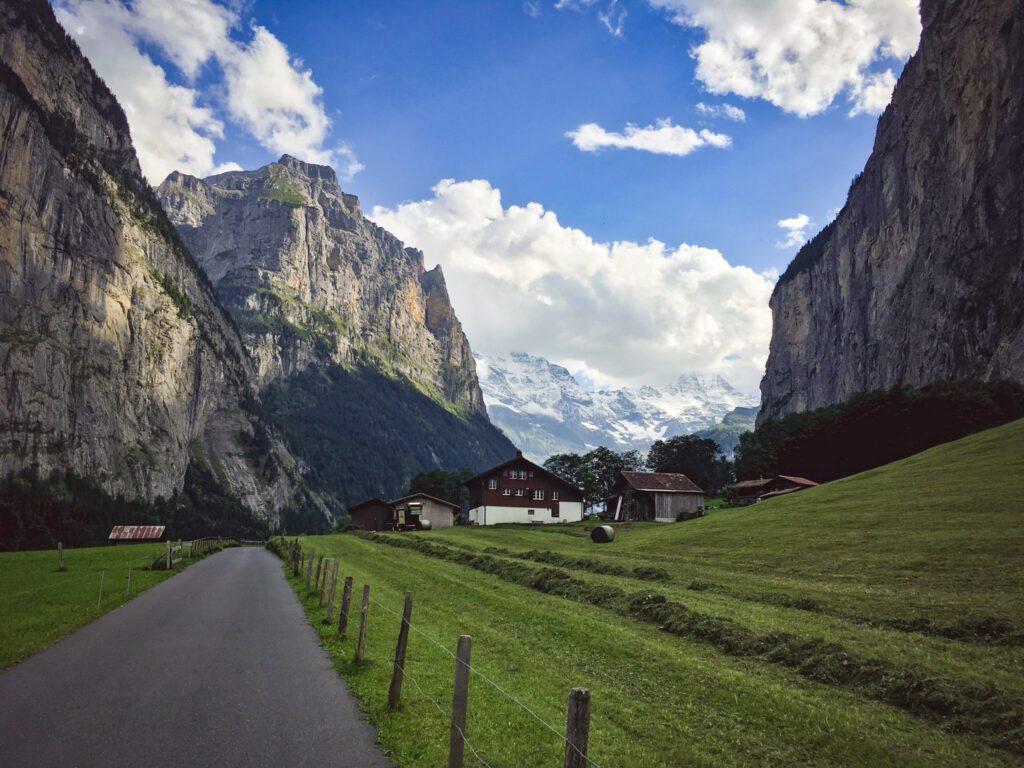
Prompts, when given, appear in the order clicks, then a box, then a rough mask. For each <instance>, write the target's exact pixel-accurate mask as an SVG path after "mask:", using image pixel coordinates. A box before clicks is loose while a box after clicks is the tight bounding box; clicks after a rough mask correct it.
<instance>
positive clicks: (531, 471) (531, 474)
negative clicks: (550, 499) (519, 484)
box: [529, 469, 533, 477]
mask: <svg viewBox="0 0 1024 768" xmlns="http://www.w3.org/2000/svg"><path fill="white" fill-rule="evenodd" d="M529 474H530V477H533V470H532V469H531V470H530V473H529Z"/></svg>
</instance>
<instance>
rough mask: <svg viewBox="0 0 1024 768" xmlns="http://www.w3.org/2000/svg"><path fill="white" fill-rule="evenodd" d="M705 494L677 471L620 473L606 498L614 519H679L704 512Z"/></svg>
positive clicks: (666, 520) (607, 508) (610, 515)
mask: <svg viewBox="0 0 1024 768" xmlns="http://www.w3.org/2000/svg"><path fill="white" fill-rule="evenodd" d="M704 497H705V493H704V491H703V490H702V489H701V487H700V486H698V485H697V484H696V483H695V482H693V481H692V480H691V479H690V478H688V477H687V476H686V475H683V474H679V473H674V472H620V473H619V478H618V479H617V480H616V481H615V484H614V485H613V486H612V493H611V495H610V496H609V497H608V498H607V499H605V509H606V510H607V511H606V514H607V515H608V517H610V518H612V519H613V520H657V521H658V522H663V523H667V522H675V521H677V520H688V519H690V518H693V517H701V516H703V515H704Z"/></svg>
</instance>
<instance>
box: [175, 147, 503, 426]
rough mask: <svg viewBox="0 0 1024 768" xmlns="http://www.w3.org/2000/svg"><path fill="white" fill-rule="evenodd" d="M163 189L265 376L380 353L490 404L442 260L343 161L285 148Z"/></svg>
mask: <svg viewBox="0 0 1024 768" xmlns="http://www.w3.org/2000/svg"><path fill="white" fill-rule="evenodd" d="M158 195H159V197H160V200H161V202H162V204H163V206H164V208H165V210H166V211H167V213H168V215H169V216H170V218H171V220H172V221H173V222H174V224H175V225H176V226H177V228H178V231H179V232H180V233H181V237H182V239H183V240H184V242H185V243H186V245H187V246H188V248H189V250H190V251H191V252H192V253H193V254H194V255H195V257H196V259H197V260H198V261H199V263H200V264H201V265H202V267H203V269H204V270H205V271H206V273H207V274H208V275H209V277H210V280H211V281H212V282H213V284H214V286H215V287H216V290H217V293H218V295H219V296H220V298H221V300H222V301H223V303H224V304H225V306H227V307H228V309H229V310H230V311H231V312H232V313H233V314H234V316H235V318H236V320H237V322H238V325H239V327H240V328H241V329H242V332H243V333H244V334H245V336H246V342H247V344H248V346H249V349H250V351H251V352H252V355H253V357H254V358H255V360H256V362H257V366H258V370H259V378H260V382H261V384H262V385H263V386H266V385H268V384H269V383H271V382H272V381H274V380H276V379H280V378H286V377H290V376H293V375H295V374H298V373H300V372H302V371H304V370H305V369H306V368H308V367H309V366H310V365H312V364H314V363H335V364H339V365H347V364H351V363H372V364H373V365H375V366H377V367H378V368H380V369H381V370H383V371H385V372H389V373H397V374H400V375H401V376H402V377H404V378H406V379H408V380H409V381H410V382H412V383H413V384H414V385H415V386H416V387H417V388H418V389H420V390H421V391H422V392H424V393H425V394H428V395H429V396H431V397H433V398H435V399H436V400H438V401H439V402H442V403H443V402H447V403H451V404H454V405H455V406H457V407H459V408H461V409H464V410H465V411H467V412H469V413H473V414H484V413H485V410H484V404H483V396H482V395H481V393H480V386H479V384H478V383H477V377H476V369H475V364H474V361H473V354H472V351H471V350H470V347H469V342H468V341H467V340H466V337H465V335H464V334H463V332H462V326H461V325H460V324H459V321H458V319H457V318H456V316H455V312H454V310H453V309H452V306H451V302H450V301H449V300H448V292H447V290H446V288H445V282H444V276H443V275H442V274H441V268H440V267H435V268H434V269H433V270H431V271H429V272H428V271H426V270H425V269H424V264H423V254H422V253H420V252H419V251H417V250H414V249H412V248H406V247H405V246H404V245H403V243H402V242H401V241H400V240H398V238H396V237H394V236H393V235H391V234H390V233H388V232H386V231H385V230H383V229H381V228H380V227H378V226H377V225H375V224H373V223H372V222H370V221H368V220H367V219H365V218H364V217H363V214H362V211H361V210H360V207H359V200H358V199H357V198H356V197H354V196H353V195H347V194H345V193H344V192H342V190H341V188H340V187H339V186H338V180H337V178H336V176H335V174H334V171H333V170H332V169H330V168H328V167H326V166H319V165H311V164H307V163H304V162H301V161H299V160H296V159H295V158H293V157H289V156H288V155H285V156H284V157H282V158H281V159H280V160H279V161H278V162H276V163H271V164H270V165H267V166H265V167H263V168H260V169H258V170H255V171H239V172H230V173H224V174H220V175H217V176H212V177H210V178H208V179H197V178H195V177H193V176H186V175H184V174H180V173H173V174H171V175H170V176H169V177H168V178H167V180H166V181H164V183H163V184H161V185H160V188H159V190H158Z"/></svg>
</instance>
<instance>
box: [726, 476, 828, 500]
mask: <svg viewBox="0 0 1024 768" xmlns="http://www.w3.org/2000/svg"><path fill="white" fill-rule="evenodd" d="M816 485H817V483H816V482H814V481H813V480H808V479H807V478H806V477H797V476H796V475H774V476H773V477H759V478H757V479H756V480H741V481H740V482H738V483H736V484H735V485H733V486H732V487H731V488H730V489H729V491H728V492H727V493H726V500H727V501H728V502H729V503H730V504H735V505H739V506H742V505H744V504H753V503H754V502H756V501H761V500H762V499H771V498H774V497H776V496H784V495H785V494H787V493H794V492H795V491H803V490H805V489H807V488H813V487H814V486H816Z"/></svg>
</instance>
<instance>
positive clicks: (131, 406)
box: [0, 0, 300, 525]
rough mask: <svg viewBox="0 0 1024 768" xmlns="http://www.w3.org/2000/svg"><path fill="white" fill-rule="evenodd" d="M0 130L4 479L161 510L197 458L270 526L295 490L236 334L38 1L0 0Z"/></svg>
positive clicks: (73, 52)
mask: <svg viewBox="0 0 1024 768" xmlns="http://www.w3.org/2000/svg"><path fill="white" fill-rule="evenodd" d="M0 126H2V134H0V382H2V383H3V393H2V395H0V474H3V475H6V474H9V473H12V472H15V471H21V470H25V469H35V470H36V471H37V472H38V473H39V474H40V475H43V476H45V475H47V474H48V473H50V472H51V471H53V470H58V471H65V470H70V471H73V472H74V473H76V474H78V475H80V476H83V477H86V478H88V479H89V480H91V481H94V482H97V483H98V484H99V485H100V486H101V487H102V489H103V490H105V491H106V492H108V493H109V494H111V495H119V494H120V495H124V496H125V497H126V498H142V499H146V500H154V499H156V498H157V497H161V496H162V497H165V498H166V497H169V496H171V495H172V494H173V493H174V492H175V491H180V490H181V489H182V485H183V483H184V478H185V475H186V469H187V468H188V465H189V463H190V462H192V461H197V462H201V463H202V464H203V465H205V467H206V468H207V469H208V470H209V471H210V473H212V475H213V476H214V477H215V478H216V479H217V481H218V482H220V483H221V484H222V486H223V487H224V488H225V489H227V490H229V491H230V492H231V493H233V494H234V495H235V496H236V497H237V498H238V499H239V500H240V501H241V502H242V503H243V504H244V506H245V507H246V508H247V509H248V510H249V511H250V512H251V513H254V514H255V515H256V516H258V517H259V518H261V519H263V520H264V521H266V522H268V523H269V524H271V525H276V524H277V523H278V522H279V519H280V516H281V514H282V512H283V511H284V510H285V509H286V508H289V507H290V506H291V505H292V504H293V503H294V502H295V499H296V495H297V494H298V493H299V492H300V491H299V488H298V483H299V481H298V479H297V471H296V467H295V465H294V460H293V459H292V458H291V457H290V455H289V454H288V453H287V451H285V450H284V448H283V447H282V445H281V444H280V443H279V442H278V441H277V440H276V439H274V438H273V437H272V435H271V434H269V433H268V431H267V428H266V425H265V424H264V423H263V422H262V421H261V417H260V416H259V408H260V406H259V401H258V395H257V389H256V387H255V386H254V383H253V382H254V378H255V377H254V371H253V368H252V366H251V363H250V362H249V360H248V357H247V355H246V352H245V349H244V346H243V343H242V340H241V338H240V336H239V334H238V332H237V330H236V329H235V327H234V325H233V323H232V322H231V320H230V318H229V316H228V315H227V314H225V312H224V311H223V309H222V308H221V307H220V306H219V304H218V302H217V300H216V298H215V296H214V292H213V289H212V287H211V286H210V284H209V281H208V280H207V279H206V277H205V276H204V275H203V273H202V271H201V270H200V269H199V268H198V267H197V265H196V264H195V262H194V261H193V259H192V258H191V257H190V255H189V254H188V252H187V251H186V250H185V248H184V247H183V246H182V245H181V243H180V241H179V240H178V238H177V235H176V233H175V230H174V228H173V227H172V226H171V225H170V223H169V222H168V220H167V219H166V217H165V216H164V214H163V212H162V210H161V209H160V206H159V204H158V202H157V201H156V198H155V197H154V195H153V193H152V191H151V189H150V188H149V187H148V185H147V184H146V182H145V180H144V178H143V176H142V174H141V172H140V170H139V165H138V162H137V159H136V156H135V152H134V150H133V148H132V143H131V138H130V136H129V132H128V124H127V121H126V119H125V116H124V113H123V112H122V110H121V108H120V107H119V106H118V104H117V102H116V101H115V99H114V97H113V96H112V95H111V93H110V92H109V90H108V89H107V88H106V86H105V85H104V83H103V82H102V80H100V78H99V77H98V76H97V75H96V74H95V72H94V71H93V69H92V67H91V66H90V65H89V63H88V61H86V59H85V58H84V57H83V56H82V55H81V53H80V52H79V50H78V48H77V46H76V45H75V44H74V42H72V41H71V39H70V38H69V37H68V36H67V35H66V34H65V33H64V31H63V29H61V27H60V26H59V25H58V23H57V21H56V19H55V18H54V16H53V12H52V10H51V9H50V6H49V4H48V3H46V2H44V1H43V0H32V1H13V2H12V1H9V0H0ZM125 522H130V521H125Z"/></svg>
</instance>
